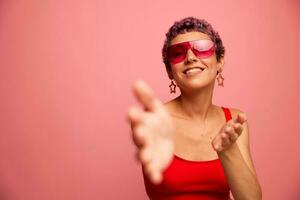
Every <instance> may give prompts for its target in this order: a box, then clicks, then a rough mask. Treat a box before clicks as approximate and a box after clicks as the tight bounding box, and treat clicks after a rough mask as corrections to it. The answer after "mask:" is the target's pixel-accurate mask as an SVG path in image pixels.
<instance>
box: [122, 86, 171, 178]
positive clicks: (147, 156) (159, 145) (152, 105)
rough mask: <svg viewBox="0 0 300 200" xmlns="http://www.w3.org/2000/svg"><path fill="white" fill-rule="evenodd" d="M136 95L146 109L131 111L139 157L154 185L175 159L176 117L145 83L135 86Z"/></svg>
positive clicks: (131, 121) (130, 116)
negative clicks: (174, 136)
mask: <svg viewBox="0 0 300 200" xmlns="http://www.w3.org/2000/svg"><path fill="white" fill-rule="evenodd" d="M133 92H134V94H135V96H136V98H137V100H138V101H139V102H140V103H141V104H142V106H143V107H144V109H140V108H139V107H132V108H130V109H129V111H128V121H129V122H130V124H131V128H132V138H133V141H134V143H135V144H136V146H137V158H138V159H139V160H140V162H141V163H142V164H143V167H144V169H145V173H146V174H147V175H148V177H149V179H150V180H151V181H152V182H153V183H160V182H161V181H162V173H163V171H164V170H165V169H166V168H167V167H168V166H169V164H170V163H171V161H172V158H173V152H174V143H173V137H172V133H173V129H174V125H173V122H172V118H171V116H170V115H169V113H168V112H167V110H166V109H165V108H164V106H163V104H162V103H161V101H159V100H158V99H157V98H155V96H154V93H153V91H152V90H151V88H150V87H149V86H148V85H147V84H146V83H145V82H144V81H137V82H136V83H135V84H134V85H133Z"/></svg>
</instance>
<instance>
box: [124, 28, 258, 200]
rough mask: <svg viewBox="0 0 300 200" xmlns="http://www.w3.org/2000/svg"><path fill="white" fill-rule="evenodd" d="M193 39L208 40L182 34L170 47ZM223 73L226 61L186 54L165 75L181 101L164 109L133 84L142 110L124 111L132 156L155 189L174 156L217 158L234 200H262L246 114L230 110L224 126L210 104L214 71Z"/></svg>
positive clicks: (139, 83)
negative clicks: (190, 71)
mask: <svg viewBox="0 0 300 200" xmlns="http://www.w3.org/2000/svg"><path fill="white" fill-rule="evenodd" d="M197 39H210V38H209V36H208V35H206V34H204V33H200V32H186V33H184V34H179V35H177V36H176V37H175V38H174V39H173V40H172V41H171V45H173V44H177V43H181V42H185V41H191V40H197ZM195 66H200V67H205V70H204V71H202V72H201V74H200V75H196V76H192V77H187V76H186V75H185V74H184V73H183V71H184V70H185V69H187V68H190V67H195ZM223 68H224V58H221V59H220V60H219V61H218V60H217V59H216V55H215V54H214V55H213V56H210V57H208V58H205V59H199V58H197V57H196V56H195V55H194V54H193V52H192V51H191V50H189V51H188V52H187V55H186V58H185V60H184V61H183V62H181V63H177V64H174V65H173V64H172V65H171V71H169V72H168V75H169V77H170V78H171V79H174V81H175V82H176V85H177V86H178V87H179V89H180V91H181V95H180V96H179V97H177V98H175V99H173V100H171V101H169V102H167V103H164V104H163V103H162V102H161V101H160V100H159V99H157V98H156V97H155V95H154V92H153V90H152V89H151V88H150V86H149V85H147V84H146V83H145V82H144V81H136V82H135V83H134V85H133V93H134V95H135V96H136V98H137V100H138V101H139V102H140V103H141V105H142V106H143V108H144V109H141V108H139V107H131V108H130V109H129V111H128V122H129V123H130V124H131V128H132V138H133V141H134V143H135V145H136V146H137V155H136V156H137V159H138V160H139V161H140V162H141V163H142V164H143V166H144V168H145V171H146V174H147V175H148V177H149V178H150V180H151V181H152V182H153V183H155V184H158V183H160V182H161V181H162V178H163V177H162V173H163V171H164V170H165V169H166V168H167V167H168V166H169V164H170V163H171V161H172V159H173V156H174V154H175V155H177V156H179V157H182V158H184V159H186V160H194V161H200V160H212V159H217V158H219V159H220V161H221V163H222V166H223V169H224V172H225V175H226V177H227V179H228V182H229V186H230V188H231V192H232V195H233V197H234V198H235V199H236V200H240V199H251V200H256V199H261V198H262V192H261V187H260V185H259V182H258V180H257V176H256V172H255V168H254V165H253V161H252V158H251V153H250V148H249V130H248V123H247V116H246V114H245V113H243V112H242V111H240V110H239V109H235V108H230V111H231V114H232V120H230V121H228V122H226V120H225V118H224V113H223V111H222V109H221V108H220V107H219V106H217V105H214V104H212V96H213V89H214V84H215V80H216V76H217V71H219V72H222V71H223Z"/></svg>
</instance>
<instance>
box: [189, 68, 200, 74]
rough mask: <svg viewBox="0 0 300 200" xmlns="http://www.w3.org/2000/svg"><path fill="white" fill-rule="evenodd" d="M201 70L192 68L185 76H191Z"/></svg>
mask: <svg viewBox="0 0 300 200" xmlns="http://www.w3.org/2000/svg"><path fill="white" fill-rule="evenodd" d="M201 71H202V69H200V68H192V69H188V70H187V71H186V72H185V74H187V75H191V74H194V73H198V72H201Z"/></svg>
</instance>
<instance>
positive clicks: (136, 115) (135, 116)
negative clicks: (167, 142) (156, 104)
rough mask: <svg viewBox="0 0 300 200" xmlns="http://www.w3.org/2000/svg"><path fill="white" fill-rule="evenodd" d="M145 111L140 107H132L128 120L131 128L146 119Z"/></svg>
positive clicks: (129, 110)
mask: <svg viewBox="0 0 300 200" xmlns="http://www.w3.org/2000/svg"><path fill="white" fill-rule="evenodd" d="M144 116H145V115H144V111H143V110H142V109H140V108H139V107H131V108H129V109H128V113H127V120H128V121H129V123H131V128H133V126H135V125H136V124H138V123H141V122H142V121H143V119H144Z"/></svg>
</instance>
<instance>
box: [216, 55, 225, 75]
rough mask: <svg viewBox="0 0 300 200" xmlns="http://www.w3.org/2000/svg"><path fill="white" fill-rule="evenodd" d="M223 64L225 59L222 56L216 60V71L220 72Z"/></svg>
mask: <svg viewBox="0 0 300 200" xmlns="http://www.w3.org/2000/svg"><path fill="white" fill-rule="evenodd" d="M224 64H225V60H224V57H222V58H220V60H219V61H218V64H217V67H218V68H217V70H218V72H222V71H223V69H224Z"/></svg>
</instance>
